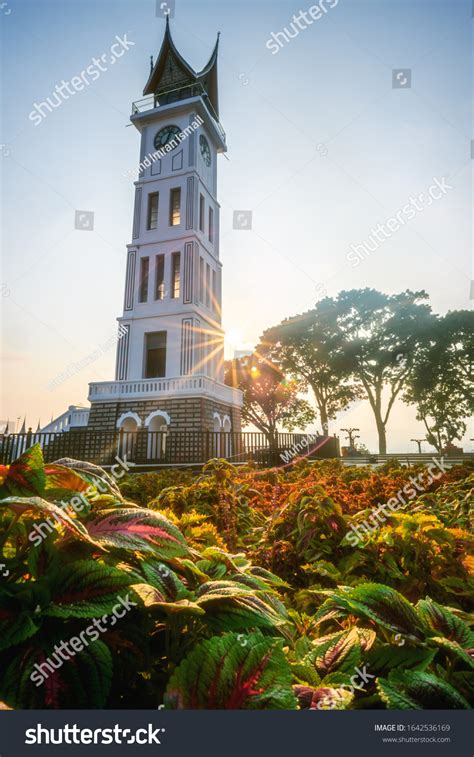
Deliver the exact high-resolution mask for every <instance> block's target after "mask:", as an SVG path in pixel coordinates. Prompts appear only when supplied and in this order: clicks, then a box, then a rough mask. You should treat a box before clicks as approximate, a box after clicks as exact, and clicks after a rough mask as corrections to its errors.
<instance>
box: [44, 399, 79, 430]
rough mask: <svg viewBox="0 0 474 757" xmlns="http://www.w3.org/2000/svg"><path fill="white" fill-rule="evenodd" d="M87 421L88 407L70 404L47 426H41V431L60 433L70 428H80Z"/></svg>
mask: <svg viewBox="0 0 474 757" xmlns="http://www.w3.org/2000/svg"><path fill="white" fill-rule="evenodd" d="M88 421H89V408H88V407H80V406H76V405H70V406H69V407H68V409H67V410H66V412H65V413H63V414H62V415H58V417H57V418H54V420H52V421H51V422H50V423H48V425H47V426H43V428H42V429H41V431H42V432H50V433H62V432H64V431H69V429H70V428H82V427H83V426H87V423H88Z"/></svg>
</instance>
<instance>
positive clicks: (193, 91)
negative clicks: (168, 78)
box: [131, 84, 226, 142]
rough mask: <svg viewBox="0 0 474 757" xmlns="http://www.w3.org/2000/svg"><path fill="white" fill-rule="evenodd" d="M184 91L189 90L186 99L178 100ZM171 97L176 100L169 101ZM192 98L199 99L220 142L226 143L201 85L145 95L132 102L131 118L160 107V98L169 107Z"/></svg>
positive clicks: (189, 85)
mask: <svg viewBox="0 0 474 757" xmlns="http://www.w3.org/2000/svg"><path fill="white" fill-rule="evenodd" d="M184 90H189V94H188V93H186V94H187V97H186V98H181V99H180V93H181V92H182V91H184ZM173 95H176V98H175V99H174V100H173V99H170V98H171V97H172V96H173ZM193 97H201V98H202V101H203V103H204V105H205V107H206V108H207V110H208V111H209V115H210V116H211V118H212V120H213V122H214V125H215V127H216V129H217V131H218V132H219V134H220V136H221V138H222V140H223V141H224V142H225V141H226V133H225V131H224V129H223V128H222V126H221V123H220V121H219V117H218V115H217V113H216V111H215V110H214V108H213V106H212V104H211V101H210V100H209V97H208V96H207V93H206V90H205V89H204V87H203V86H202V84H184V85H183V86H182V87H174V88H172V89H169V90H163V91H162V92H158V93H157V94H155V95H147V97H142V98H141V100H134V101H133V102H132V113H131V115H132V116H137V115H140V114H141V113H146V112H147V111H149V110H154V109H155V108H159V107H160V98H161V99H162V100H163V101H167V102H163V104H164V105H171V104H174V103H179V102H181V101H183V100H184V99H190V98H193Z"/></svg>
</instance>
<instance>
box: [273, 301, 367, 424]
mask: <svg viewBox="0 0 474 757" xmlns="http://www.w3.org/2000/svg"><path fill="white" fill-rule="evenodd" d="M261 342H262V347H261V351H262V352H263V353H264V354H267V355H268V356H269V357H270V359H272V360H273V361H274V362H276V363H277V364H278V365H280V366H281V367H282V369H283V370H284V371H287V372H288V373H290V374H291V375H292V376H294V377H295V378H299V379H300V380H303V381H304V382H305V384H307V385H308V386H309V387H310V388H311V390H312V391H313V394H314V399H315V401H316V406H317V408H318V411H319V415H320V418H321V425H322V428H323V434H328V433H329V421H330V420H332V419H334V418H335V417H336V415H337V413H338V412H340V411H341V410H344V409H345V408H346V407H348V405H350V403H351V402H352V401H353V400H354V399H356V398H357V397H358V396H360V389H359V388H358V387H357V385H356V384H355V383H354V381H352V380H351V375H350V371H349V364H348V361H347V358H346V356H345V354H344V351H343V350H342V349H341V348H342V339H341V334H340V332H339V331H338V329H337V328H335V327H334V323H331V322H330V320H328V318H326V317H325V315H324V313H320V312H318V311H317V310H310V311H308V312H306V313H303V314H302V315H298V316H295V317H294V318H290V319H288V320H285V321H283V322H282V323H280V324H279V325H278V326H274V327H272V328H270V329H267V330H266V331H265V332H264V334H263V336H262V338H261Z"/></svg>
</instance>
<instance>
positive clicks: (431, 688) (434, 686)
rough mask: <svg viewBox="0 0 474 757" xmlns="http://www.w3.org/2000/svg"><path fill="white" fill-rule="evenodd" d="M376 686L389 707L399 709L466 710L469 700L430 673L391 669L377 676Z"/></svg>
mask: <svg viewBox="0 0 474 757" xmlns="http://www.w3.org/2000/svg"><path fill="white" fill-rule="evenodd" d="M377 689H378V691H379V694H380V697H381V698H382V700H383V701H384V702H385V703H386V704H387V706H388V707H389V708H392V709H394V708H396V709H401V710H407V709H422V710H423V709H424V710H469V709H470V706H469V703H468V702H467V701H466V699H464V697H463V696H462V694H460V693H459V691H457V690H456V689H455V688H454V687H453V686H451V685H450V684H449V683H447V682H446V681H443V680H441V678H438V677H437V676H435V675H432V674H431V673H425V672H422V671H414V670H410V671H407V672H403V671H398V670H397V671H392V672H391V673H390V675H389V677H388V681H387V680H385V679H383V678H379V679H378V680H377Z"/></svg>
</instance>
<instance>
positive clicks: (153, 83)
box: [88, 18, 242, 432]
mask: <svg viewBox="0 0 474 757" xmlns="http://www.w3.org/2000/svg"><path fill="white" fill-rule="evenodd" d="M218 45H219V39H218V40H217V43H216V46H215V48H214V50H213V52H212V55H211V57H210V59H209V62H208V63H207V65H206V66H205V67H204V68H203V69H202V71H200V72H196V71H194V69H193V68H192V67H191V66H190V65H189V64H188V63H187V62H186V61H185V60H184V58H183V57H182V56H181V55H180V53H179V52H178V50H177V49H176V47H175V45H174V42H173V40H172V37H171V32H170V26H169V20H168V18H167V20H166V31H165V36H164V40H163V44H162V46H161V50H160V52H159V55H158V58H157V60H156V62H155V64H153V59H152V61H151V70H150V74H149V77H148V81H147V83H146V85H145V89H144V91H143V94H144V96H145V97H144V99H143V100H140V101H138V102H136V103H133V106H132V115H131V118H130V120H131V122H132V124H133V125H134V126H135V127H136V129H137V130H138V132H139V134H140V163H139V169H138V176H137V179H136V181H135V201H134V210H133V225H132V226H133V228H132V241H131V244H129V245H128V252H127V263H126V272H125V287H124V302H123V313H122V315H121V316H120V317H119V318H118V321H119V330H118V338H117V358H116V371H115V380H114V381H110V382H99V383H92V384H90V390H89V400H90V402H91V410H90V414H89V422H88V426H89V428H92V429H96V430H103V431H113V430H117V429H122V430H123V431H138V430H141V429H147V430H148V431H154V432H156V431H164V430H166V431H170V432H173V431H189V432H192V431H240V409H241V406H242V394H241V392H240V391H238V390H236V389H233V388H231V387H228V386H226V385H225V384H224V378H223V362H224V345H223V340H224V334H223V331H222V327H221V317H222V308H221V304H222V263H221V261H220V250H219V203H218V201H217V159H218V155H219V154H220V153H223V152H225V151H226V149H227V147H226V138H225V133H224V131H223V129H222V126H221V125H220V122H219V103H218V87H217V54H218Z"/></svg>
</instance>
